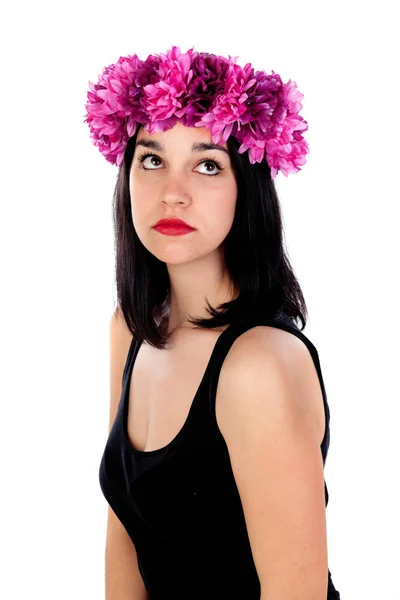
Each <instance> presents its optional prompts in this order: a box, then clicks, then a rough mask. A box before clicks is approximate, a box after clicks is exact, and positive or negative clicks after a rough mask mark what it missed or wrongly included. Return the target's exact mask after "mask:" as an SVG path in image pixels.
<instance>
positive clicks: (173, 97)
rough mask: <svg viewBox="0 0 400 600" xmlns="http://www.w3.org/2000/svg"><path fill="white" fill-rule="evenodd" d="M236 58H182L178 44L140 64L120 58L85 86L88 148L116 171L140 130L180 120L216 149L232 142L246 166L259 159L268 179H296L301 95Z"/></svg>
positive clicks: (300, 158)
mask: <svg viewBox="0 0 400 600" xmlns="http://www.w3.org/2000/svg"><path fill="white" fill-rule="evenodd" d="M237 58H238V57H231V56H229V58H224V57H223V56H216V55H215V54H208V53H206V52H195V51H193V48H191V49H189V50H188V51H187V52H186V53H181V51H180V49H179V47H177V46H172V48H171V49H170V50H169V51H167V53H166V54H160V55H152V54H151V55H149V56H148V58H147V59H146V60H145V61H142V60H140V59H139V58H138V56H137V55H136V54H134V55H133V56H130V55H129V56H121V57H120V58H119V60H118V62H117V63H116V64H112V65H109V66H108V67H105V68H104V69H103V72H102V74H101V75H100V77H99V79H98V82H97V83H95V84H94V83H92V82H90V81H89V87H90V91H88V93H87V98H88V101H87V103H86V104H85V108H86V111H87V113H86V115H85V120H84V122H87V123H88V125H89V128H90V137H91V139H92V141H93V143H94V145H95V146H97V147H98V148H99V150H100V152H101V153H102V154H103V156H104V157H105V158H106V159H107V160H108V161H109V162H110V163H112V164H116V165H117V166H119V165H120V164H121V163H122V161H123V158H124V153H125V148H126V145H127V142H128V140H129V138H130V137H132V136H133V135H134V134H135V132H136V129H137V128H138V127H139V126H140V125H143V127H144V129H145V130H146V131H148V132H149V133H154V132H162V131H165V130H167V129H170V128H171V127H173V126H174V124H175V123H176V122H177V121H178V120H180V122H181V123H183V124H184V125H187V126H190V127H206V128H207V129H209V130H210V131H211V137H212V140H213V142H214V143H216V144H218V143H221V144H224V143H225V142H226V140H227V139H228V137H229V136H233V137H235V138H236V139H237V140H238V141H239V142H240V143H241V146H240V147H239V148H238V152H239V153H240V154H242V153H243V152H245V151H246V150H248V151H249V160H250V162H251V163H252V164H254V163H255V162H261V161H262V160H263V159H264V157H265V159H266V161H267V163H268V165H269V167H270V170H271V178H272V179H274V178H275V176H276V175H277V173H278V172H279V171H282V173H283V174H284V175H285V176H287V175H288V174H289V173H297V171H299V170H300V166H301V165H304V164H305V162H306V158H305V157H306V154H308V152H309V149H308V144H307V142H306V140H304V138H303V135H302V133H303V132H304V131H306V130H307V129H308V124H307V121H305V120H304V119H303V117H301V116H300V115H299V114H298V113H299V111H300V110H301V108H302V104H301V102H300V101H301V99H302V98H303V94H301V93H300V92H299V91H298V89H297V87H296V83H295V82H294V81H291V80H289V81H288V82H287V83H282V80H281V78H280V76H279V75H278V74H277V73H275V72H274V71H272V73H271V74H270V75H268V74H267V73H265V71H254V69H253V67H252V66H251V64H250V63H247V64H246V66H245V67H240V66H239V65H237V64H236V60H237Z"/></svg>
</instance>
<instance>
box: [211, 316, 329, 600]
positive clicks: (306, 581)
mask: <svg viewBox="0 0 400 600" xmlns="http://www.w3.org/2000/svg"><path fill="white" fill-rule="evenodd" d="M225 363H226V364H224V368H223V369H222V370H221V377H220V381H219V390H220V391H219V392H218V403H217V405H216V416H217V421H218V425H219V427H220V430H221V433H222V434H223V436H224V438H225V440H226V443H227V447H228V450H229V455H230V459H231V464H232V470H233V473H234V476H235V480H236V484H237V487H238V490H239V493H240V497H241V501H242V505H243V511H244V514H245V519H246V525H247V531H248V535H249V540H250V543H251V549H252V553H253V558H254V563H255V566H256V569H257V573H258V576H259V579H260V584H261V599H262V600H276V599H277V598H279V600H326V597H327V587H328V563H327V539H326V520H325V495H324V473H323V462H322V456H321V449H320V443H321V440H320V437H321V426H320V423H321V417H320V415H321V403H322V402H323V399H322V392H321V388H320V384H319V380H318V374H317V372H316V369H315V366H314V363H313V360H312V357H311V355H310V353H309V351H308V348H307V347H306V346H305V344H304V343H303V342H302V341H301V340H299V339H298V338H297V337H296V336H294V335H293V334H291V333H288V332H286V331H282V330H279V329H277V328H271V327H266V326H259V327H254V328H252V329H250V330H248V331H246V332H245V333H244V334H242V335H241V336H240V337H239V338H238V339H237V340H236V341H235V343H234V344H233V345H232V348H231V350H230V352H229V353H228V355H227V357H226V360H225Z"/></svg>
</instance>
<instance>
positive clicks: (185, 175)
mask: <svg viewBox="0 0 400 600" xmlns="http://www.w3.org/2000/svg"><path fill="white" fill-rule="evenodd" d="M301 98H302V94H300V93H299V92H298V91H297V90H296V86H295V84H294V82H291V81H289V82H288V83H287V84H284V83H282V81H281V79H280V77H279V75H277V74H275V73H274V72H272V74H271V75H267V74H266V73H265V72H263V71H254V69H253V68H252V67H251V65H250V64H247V65H246V66H245V67H244V68H242V67H239V66H238V65H237V64H236V58H231V57H229V58H223V57H220V56H215V55H213V54H207V53H198V52H194V51H193V50H189V51H188V52H187V53H181V52H180V50H179V48H177V47H175V46H173V47H172V49H171V50H169V51H168V52H167V53H166V54H161V55H155V56H153V55H150V56H149V57H148V58H147V60H146V61H141V60H140V59H139V58H138V57H137V56H136V55H134V56H128V57H121V58H120V59H119V61H118V63H116V64H115V65H110V66H109V67H106V68H105V69H104V71H103V73H102V75H101V76H100V78H99V81H98V83H97V84H96V85H94V84H90V91H89V92H88V102H87V104H86V108H87V115H86V121H87V122H88V124H89V126H90V130H91V137H92V140H93V142H94V143H95V145H96V146H97V147H98V148H99V149H100V151H101V152H102V154H103V155H104V156H105V158H106V159H107V160H108V161H110V162H111V163H113V164H116V165H117V166H118V167H119V172H118V179H117V184H116V189H115V195H114V224H115V239H116V283H117V293H118V303H117V307H116V310H115V312H114V313H113V315H112V318H111V323H110V349H111V357H110V358H111V403H110V423H109V435H108V439H107V442H106V446H105V450H104V453H103V456H102V459H101V464H100V472H99V476H100V484H101V489H102V491H103V493H104V495H105V498H106V499H107V501H108V504H109V517H108V525H107V540H106V598H107V600H108V599H109V600H128V599H129V600H140V599H145V598H150V599H151V600H167V599H171V600H172V599H173V600H180V599H182V600H183V599H185V600H196V599H200V598H201V599H202V600H214V599H215V600H217V599H218V600H225V599H226V600H228V599H229V600H234V599H237V600H239V599H240V600H256V599H257V600H259V599H260V598H261V599H262V600H295V599H296V600H325V599H331V600H333V599H339V598H340V595H339V593H338V592H337V591H336V590H335V587H334V585H333V583H332V579H331V575H330V571H329V569H328V558H327V539H326V518H325V517H326V515H325V510H326V506H327V503H328V491H327V487H326V485H325V480H324V465H325V459H326V456H327V452H328V447H329V441H330V434H329V418H330V413H329V406H328V403H327V397H326V393H325V388H324V383H323V378H322V373H321V367H320V363H319V357H318V353H317V350H316V348H315V346H314V345H313V344H312V342H311V341H310V340H309V339H308V338H307V337H306V336H305V335H304V334H303V333H302V330H301V329H300V328H299V327H298V326H297V325H296V324H295V320H296V319H298V320H300V321H301V323H302V328H303V329H304V327H305V323H306V315H307V309H306V304H305V300H304V297H303V295H302V292H301V289H300V285H299V283H298V281H297V279H296V277H295V275H294V272H293V269H292V268H291V266H290V263H289V260H288V258H287V256H286V253H285V249H284V242H283V225H282V217H281V212H280V204H279V200H278V197H277V193H276V189H275V186H274V182H273V179H274V178H275V176H276V175H277V173H278V172H280V171H282V172H283V174H284V175H288V174H289V173H296V172H297V171H299V169H300V166H301V165H303V164H305V155H306V154H307V152H308V146H307V143H306V142H305V140H304V138H303V136H302V132H304V131H305V130H306V129H307V123H306V122H305V121H304V119H303V118H302V117H301V116H300V115H299V110H300V109H301V103H300V100H301Z"/></svg>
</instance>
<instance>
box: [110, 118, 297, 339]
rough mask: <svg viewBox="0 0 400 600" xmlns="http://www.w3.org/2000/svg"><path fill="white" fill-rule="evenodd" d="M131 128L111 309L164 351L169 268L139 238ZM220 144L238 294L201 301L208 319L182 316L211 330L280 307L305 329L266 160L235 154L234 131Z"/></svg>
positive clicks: (120, 187) (227, 250)
mask: <svg viewBox="0 0 400 600" xmlns="http://www.w3.org/2000/svg"><path fill="white" fill-rule="evenodd" d="M138 132H139V129H138V130H137V131H136V133H135V135H134V136H133V137H131V138H130V139H129V140H128V143H127V147H126V149H125V155H124V160H123V162H122V163H121V165H120V167H119V172H118V175H117V182H116V185H115V190H114V196H113V207H112V209H113V222H114V249H115V277H116V288H117V308H116V310H117V311H120V312H122V315H123V317H124V319H125V322H126V325H127V327H128V329H129V330H130V331H131V333H132V335H133V336H135V338H136V339H140V340H146V341H147V342H148V343H149V344H150V345H151V346H153V347H155V348H158V349H165V348H166V347H167V345H168V342H169V339H170V336H171V332H170V333H167V331H166V325H167V324H166V322H165V316H166V314H167V313H168V310H169V302H170V281H169V275H168V270H167V266H166V264H165V262H163V261H160V260H159V259H158V258H156V257H155V256H154V255H153V254H151V252H149V251H148V250H147V248H146V247H145V246H144V245H143V244H142V242H141V241H140V239H139V237H138V235H137V233H136V230H135V227H134V225H133V220H132V213H131V198H130V191H129V172H130V168H131V164H132V159H133V154H134V151H135V145H136V138H137V134H138ZM227 146H228V151H229V156H230V159H231V165H232V168H233V171H234V175H235V178H236V183H237V186H238V195H237V200H236V210H235V216H234V220H233V223H232V227H231V229H230V231H229V233H228V234H227V236H226V238H225V240H224V246H223V250H224V253H223V254H224V260H225V266H226V269H227V272H228V273H229V276H230V280H231V285H232V289H235V290H238V294H237V295H236V297H235V298H234V299H233V300H230V301H229V302H225V303H223V304H220V305H219V306H218V307H213V306H211V304H210V303H209V302H208V301H207V312H208V313H209V314H210V315H211V318H195V317H191V316H190V317H189V318H188V322H190V323H192V324H193V325H195V326H196V327H199V328H214V327H218V326H222V325H226V324H230V323H233V322H237V321H243V320H246V318H249V317H251V318H252V319H253V318H258V317H259V318H260V319H266V318H272V319H278V318H279V315H281V314H282V313H284V314H286V315H287V316H288V317H290V318H291V319H292V320H300V321H301V329H304V327H305V325H306V319H307V317H308V311H307V307H306V303H305V300H304V296H303V293H302V291H301V288H300V285H299V283H298V281H297V279H296V276H295V274H294V271H293V269H292V267H291V265H290V262H289V259H288V257H287V254H286V250H285V245H284V235H283V233H284V232H283V223H282V215H281V207H280V203H279V198H278V194H277V192H276V189H275V185H274V182H273V180H272V179H271V171H270V168H269V166H268V163H267V162H266V161H265V160H263V161H262V162H261V163H255V164H251V163H250V161H249V159H248V154H247V152H245V153H244V154H239V153H238V148H239V143H238V141H237V140H236V139H235V138H233V137H229V138H228V140H227Z"/></svg>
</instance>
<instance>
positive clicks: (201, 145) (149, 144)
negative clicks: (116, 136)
mask: <svg viewBox="0 0 400 600" xmlns="http://www.w3.org/2000/svg"><path fill="white" fill-rule="evenodd" d="M136 146H144V147H145V148H152V149H153V150H157V151H158V152H164V148H163V147H162V145H161V144H160V143H159V142H155V141H154V140H146V139H142V140H139V141H138V142H136ZM204 150H222V152H226V154H228V155H229V152H228V150H227V149H226V148H224V147H223V146H220V144H213V143H206V142H194V144H193V145H192V152H203V151H204Z"/></svg>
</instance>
